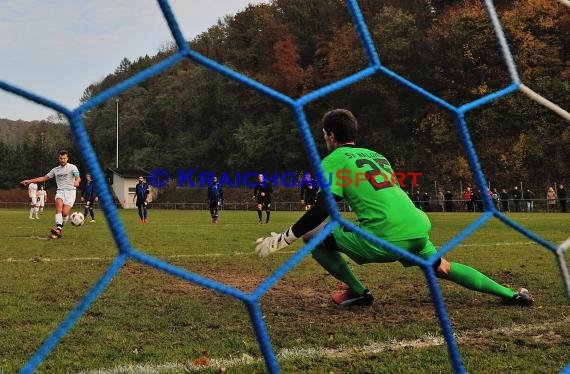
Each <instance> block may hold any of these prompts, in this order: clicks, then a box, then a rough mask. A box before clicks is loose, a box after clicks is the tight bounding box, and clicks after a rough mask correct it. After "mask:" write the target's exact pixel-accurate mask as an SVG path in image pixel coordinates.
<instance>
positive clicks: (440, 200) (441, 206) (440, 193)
mask: <svg viewBox="0 0 570 374" xmlns="http://www.w3.org/2000/svg"><path fill="white" fill-rule="evenodd" d="M437 205H438V206H439V210H440V211H442V212H445V195H444V194H443V191H442V190H439V191H437Z"/></svg>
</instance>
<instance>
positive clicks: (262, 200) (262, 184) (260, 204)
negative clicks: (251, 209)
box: [253, 174, 273, 223]
mask: <svg viewBox="0 0 570 374" xmlns="http://www.w3.org/2000/svg"><path fill="white" fill-rule="evenodd" d="M272 192H273V186H272V185H271V182H268V181H266V180H265V179H264V178H263V174H258V175H257V184H256V185H255V188H254V189H253V199H256V200H257V217H258V218H259V223H262V218H263V217H262V212H261V211H262V210H265V223H269V216H270V215H271V193H272Z"/></svg>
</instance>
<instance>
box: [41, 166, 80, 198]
mask: <svg viewBox="0 0 570 374" xmlns="http://www.w3.org/2000/svg"><path fill="white" fill-rule="evenodd" d="M46 175H47V176H48V177H49V178H54V177H55V183H56V184H57V189H58V190H63V191H65V190H75V189H76V188H75V186H74V185H73V182H74V181H75V177H78V176H79V169H77V166H75V165H73V164H70V163H67V164H65V166H63V167H62V166H61V165H58V166H56V167H54V168H53V169H51V170H50V172H49V173H47V174H46Z"/></svg>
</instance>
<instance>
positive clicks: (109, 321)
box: [0, 210, 570, 373]
mask: <svg viewBox="0 0 570 374" xmlns="http://www.w3.org/2000/svg"><path fill="white" fill-rule="evenodd" d="M96 214H97V222H96V223H89V222H87V223H85V225H84V226H83V227H79V228H74V227H71V226H70V227H67V226H66V228H65V230H64V237H63V239H61V240H45V239H44V238H45V237H46V236H47V234H48V231H49V227H50V226H51V224H52V220H53V214H52V212H51V211H49V212H46V213H44V215H43V216H42V219H40V220H37V221H32V220H28V219H27V212H26V211H25V210H0V225H1V226H2V227H3V228H4V230H3V234H2V236H1V237H0V239H1V240H0V295H1V296H0V311H1V313H0V371H1V372H4V373H13V372H17V371H18V370H19V369H20V368H21V367H22V366H23V365H24V364H25V363H26V362H27V360H28V359H29V358H30V357H31V356H32V355H33V354H34V353H35V352H36V351H37V349H38V347H39V346H40V345H41V343H42V342H43V341H44V340H45V339H46V337H47V336H49V334H50V333H51V332H52V331H53V329H55V328H56V327H57V326H58V325H59V323H61V321H62V320H63V319H64V318H65V317H66V316H67V314H68V313H69V312H70V310H71V309H72V308H73V307H74V306H75V305H76V304H77V303H78V302H79V300H81V298H82V297H83V296H84V295H85V294H86V293H87V292H88V290H89V289H90V288H91V287H92V286H93V285H94V284H95V282H96V281H97V280H98V279H99V278H100V277H101V275H102V274H103V272H104V271H105V270H106V269H107V267H108V266H109V264H110V263H111V262H112V260H113V259H114V257H115V256H116V253H117V250H116V248H115V245H114V242H113V240H112V238H111V236H110V233H109V231H108V228H107V226H106V223H105V220H104V217H103V216H102V213H101V211H97V212H96ZM301 214H302V213H301V212H293V213H290V212H273V213H272V218H271V223H270V224H269V225H258V224H257V217H256V213H255V212H229V211H228V212H222V215H221V223H220V224H219V225H212V224H211V223H210V220H209V215H208V213H207V212H205V211H201V212H200V211H158V210H154V211H151V212H150V219H151V223H150V224H148V225H142V224H140V223H138V218H137V214H136V212H135V211H120V215H121V217H122V218H123V222H124V225H125V228H126V230H127V232H128V234H129V239H130V241H131V244H132V245H133V247H135V248H136V249H138V250H140V251H143V252H145V253H147V254H149V255H152V256H156V257H157V258H160V259H162V260H165V261H168V262H169V263H172V264H174V265H176V266H179V267H181V268H184V269H187V270H189V271H192V272H195V273H198V274H200V275H203V276H205V277H208V278H210V279H213V280H216V281H219V282H223V283H224V284H227V285H230V286H232V287H236V288H239V289H241V290H243V291H246V292H250V291H252V290H253V289H255V287H257V286H258V285H259V284H260V283H261V282H262V281H263V280H264V279H266V278H267V277H268V276H269V275H270V274H271V273H272V272H273V270H275V269H276V268H277V267H278V266H279V265H280V263H282V262H283V261H284V260H285V259H286V258H287V257H288V256H290V255H291V254H292V253H293V251H294V250H295V249H298V248H300V245H301V244H300V243H295V244H294V246H293V247H291V249H289V248H288V250H286V251H284V252H281V253H276V254H274V255H272V256H270V257H269V258H266V259H263V260H261V259H258V258H256V257H255V256H254V255H253V246H252V242H253V241H254V239H255V238H257V237H259V236H263V235H266V234H267V233H269V232H271V231H280V230H283V229H285V228H286V227H288V226H289V225H290V224H291V223H293V222H294V221H295V220H296V219H297V218H298V217H300V216H301ZM476 217H477V215H475V214H464V213H453V214H444V213H433V214H431V219H432V222H433V230H432V239H433V241H434V242H435V243H436V244H442V243H444V242H445V241H447V240H449V239H450V238H452V237H453V236H454V235H455V234H456V233H457V232H459V231H461V230H462V229H464V228H465V227H467V226H468V225H469V224H470V223H471V222H472V221H473V220H474V219H475V218H476ZM511 217H513V219H515V220H516V221H517V222H519V223H521V224H523V225H524V226H525V227H528V228H530V229H532V230H534V231H535V232H536V233H538V234H540V235H541V236H543V237H544V238H545V239H547V240H549V241H551V242H553V243H556V244H558V243H560V242H562V241H563V240H565V239H566V238H567V237H568V236H569V233H570V220H569V219H568V216H567V215H561V214H522V213H521V214H518V215H515V214H513V215H511ZM445 257H446V258H447V259H449V260H453V261H461V262H464V263H466V264H469V265H471V266H474V267H476V268H478V269H480V270H481V271H483V272H484V273H486V274H487V275H490V276H492V277H493V278H494V279H496V280H497V281H499V282H501V283H504V284H506V285H508V286H510V287H513V288H516V287H520V286H526V287H527V288H529V289H530V290H531V292H532V293H533V294H534V295H535V298H536V304H535V305H534V306H533V307H532V308H521V307H513V306H508V305H504V304H502V303H501V302H500V301H499V300H497V298H495V297H492V296H488V295H483V294H479V293H475V292H472V291H469V290H465V289H462V288H461V287H459V286H456V285H454V284H451V283H448V282H442V283H440V285H441V289H442V293H443V295H444V298H445V302H446V306H447V312H448V316H449V318H450V320H451V323H452V325H453V328H454V331H455V333H456V335H457V340H458V344H459V348H460V352H461V357H462V360H463V362H464V365H465V369H466V370H467V371H469V372H472V373H498V372H533V373H552V372H558V371H560V369H561V368H562V367H564V366H565V365H567V364H568V362H570V317H569V316H568V315H569V313H570V307H569V306H568V304H567V300H566V297H565V294H564V288H563V285H562V281H561V278H560V275H559V270H558V267H557V265H556V261H555V258H554V256H553V254H552V253H551V252H549V251H548V250H547V249H545V248H543V247H541V246H538V245H536V244H535V243H533V242H531V241H530V239H528V238H527V237H525V236H522V235H521V234H519V233H517V232H515V231H514V230H512V229H510V228H508V227H506V226H505V225H503V224H502V223H500V222H498V221H497V220H495V219H493V220H491V221H490V222H488V223H486V224H485V225H484V226H483V227H482V228H481V229H480V230H478V231H477V232H475V233H474V234H473V235H472V236H471V237H469V238H468V239H467V240H466V241H465V242H463V243H461V245H460V246H459V247H457V248H456V249H454V250H453V251H451V252H450V253H448V254H447V255H446V256H445ZM354 270H355V272H356V273H357V274H358V275H359V276H360V277H361V278H362V279H363V280H364V281H365V283H366V285H367V286H368V288H370V290H371V291H372V293H373V294H374V295H375V297H376V300H375V303H374V305H373V306H372V307H370V308H349V309H343V308H338V307H336V306H335V305H333V304H332V303H331V302H330V300H329V296H330V292H331V290H332V289H334V287H335V285H336V283H337V282H336V281H335V280H334V279H333V278H332V277H331V276H330V275H328V274H326V273H325V272H324V271H323V270H322V269H321V268H320V267H319V266H318V265H317V264H316V263H315V262H314V261H313V260H312V259H311V258H310V257H309V258H306V259H304V260H303V261H302V262H301V263H300V264H299V265H298V266H297V267H295V268H294V269H293V270H292V271H291V272H290V273H289V274H287V275H286V276H285V277H284V278H283V279H282V280H281V281H279V282H278V283H277V284H276V285H275V286H274V287H273V288H272V289H271V290H270V291H269V292H268V293H267V294H266V295H265V296H264V297H263V298H262V300H261V304H262V309H263V313H264V316H265V322H266V324H267V327H268V330H269V333H270V337H271V339H272V342H273V346H274V350H275V352H276V353H278V354H279V364H280V367H281V370H282V372H283V373H346V372H351V373H395V372H400V373H417V372H429V373H438V372H442V373H449V372H450V371H451V366H450V362H449V360H448V356H447V351H446V347H445V344H444V343H443V342H442V341H441V333H440V328H439V322H438V319H437V318H436V317H435V312H434V309H433V305H432V302H431V298H430V295H429V292H428V290H427V287H426V283H425V278H424V276H423V273H422V272H421V271H420V270H419V269H418V268H415V267H414V268H409V269H404V268H403V267H401V266H400V265H399V264H369V265H365V266H354ZM203 357H209V358H210V359H211V360H212V362H214V363H215V364H214V365H213V366H212V367H208V368H205V369H204V370H202V371H201V372H212V373H214V372H219V368H220V367H222V366H224V367H226V368H227V371H226V372H228V373H263V372H265V366H264V363H263V361H262V360H261V356H260V353H259V347H258V344H257V341H256V338H255V335H254V333H253V329H252V326H251V322H250V320H249V317H248V314H247V312H246V310H245V307H244V306H243V305H242V303H241V302H239V301H237V300H235V299H232V298H230V297H227V296H223V295H219V294H217V293H215V292H213V291H211V290H207V289H203V288H202V287H199V286H196V285H192V284H189V283H187V282H186V281H184V280H182V279H179V278H176V277H173V276H170V275H168V274H165V273H163V272H161V271H158V270H156V269H153V268H150V267H148V266H146V265H142V264H140V263H137V262H134V261H129V262H128V263H127V264H126V265H125V266H124V267H123V269H121V271H120V272H119V273H118V274H117V276H116V277H115V278H114V279H113V281H112V282H111V284H110V286H109V287H108V288H107V289H106V290H105V291H104V292H103V294H102V295H101V297H100V298H99V299H98V300H97V301H95V303H94V304H93V305H92V307H91V308H90V309H89V310H88V311H87V312H86V314H85V315H84V316H83V317H82V318H81V319H80V320H79V322H78V323H77V324H76V325H75V326H74V327H73V328H72V329H71V330H70V332H69V333H68V334H67V335H66V336H65V337H64V338H63V339H62V341H61V342H60V344H59V345H57V347H56V348H55V349H54V351H53V352H52V353H51V354H50V355H49V356H48V357H47V359H46V360H45V361H44V362H43V363H42V365H41V366H40V367H39V368H38V372H40V373H67V372H79V371H87V372H89V371H91V370H96V369H106V371H102V372H115V373H118V372H132V373H138V372H141V371H142V368H145V369H148V368H154V370H155V371H154V372H157V373H182V372H189V371H192V370H194V369H195V366H194V365H193V362H194V360H196V359H199V358H203ZM223 360H225V361H223ZM128 365H142V366H130V367H131V369H129V370H130V371H129V370H128V369H126V368H127V367H128ZM167 365H171V366H167ZM121 368H122V369H121ZM111 369H115V370H114V371H111Z"/></svg>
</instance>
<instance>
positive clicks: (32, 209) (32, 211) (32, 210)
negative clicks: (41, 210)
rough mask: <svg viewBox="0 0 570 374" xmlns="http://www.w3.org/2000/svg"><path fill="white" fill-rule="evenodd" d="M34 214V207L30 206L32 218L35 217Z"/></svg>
mask: <svg viewBox="0 0 570 374" xmlns="http://www.w3.org/2000/svg"><path fill="white" fill-rule="evenodd" d="M33 214H34V207H31V208H30V218H34V216H33Z"/></svg>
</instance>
